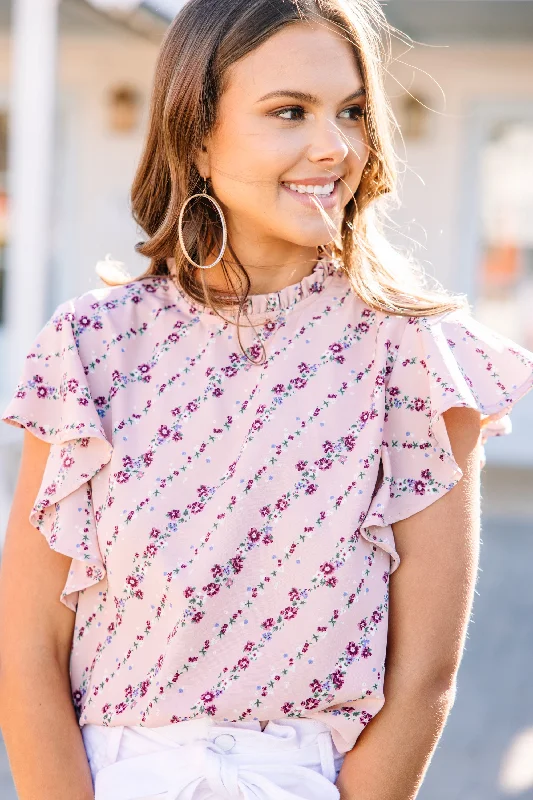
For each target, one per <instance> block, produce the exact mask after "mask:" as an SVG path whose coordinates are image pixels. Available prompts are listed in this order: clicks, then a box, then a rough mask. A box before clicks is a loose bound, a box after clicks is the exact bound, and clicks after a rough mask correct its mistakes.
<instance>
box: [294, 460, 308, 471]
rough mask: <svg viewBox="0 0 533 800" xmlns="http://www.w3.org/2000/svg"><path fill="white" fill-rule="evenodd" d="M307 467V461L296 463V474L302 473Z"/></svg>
mask: <svg viewBox="0 0 533 800" xmlns="http://www.w3.org/2000/svg"><path fill="white" fill-rule="evenodd" d="M306 466H307V461H298V463H297V464H296V469H297V470H298V472H302V471H303V470H304V469H305V468H306Z"/></svg>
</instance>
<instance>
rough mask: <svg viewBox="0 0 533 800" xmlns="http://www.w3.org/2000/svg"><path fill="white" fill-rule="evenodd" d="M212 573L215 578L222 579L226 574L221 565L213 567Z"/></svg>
mask: <svg viewBox="0 0 533 800" xmlns="http://www.w3.org/2000/svg"><path fill="white" fill-rule="evenodd" d="M211 573H212V575H213V578H220V577H221V576H222V575H223V574H224V570H223V569H222V567H221V566H220V564H215V566H214V567H211Z"/></svg>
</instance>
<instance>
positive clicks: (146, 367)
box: [137, 364, 150, 375]
mask: <svg viewBox="0 0 533 800" xmlns="http://www.w3.org/2000/svg"><path fill="white" fill-rule="evenodd" d="M137 369H138V370H139V372H140V373H141V375H146V374H147V373H148V372H150V365H149V364H139V366H138V367H137Z"/></svg>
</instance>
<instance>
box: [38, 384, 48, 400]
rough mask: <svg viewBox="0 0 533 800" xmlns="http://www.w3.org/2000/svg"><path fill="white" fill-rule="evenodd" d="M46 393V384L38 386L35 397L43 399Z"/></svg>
mask: <svg viewBox="0 0 533 800" xmlns="http://www.w3.org/2000/svg"><path fill="white" fill-rule="evenodd" d="M47 394H48V389H47V388H46V386H38V387H37V397H39V398H41V399H43V398H44V397H46V396H47Z"/></svg>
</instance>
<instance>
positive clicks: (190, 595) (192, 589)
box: [183, 586, 194, 598]
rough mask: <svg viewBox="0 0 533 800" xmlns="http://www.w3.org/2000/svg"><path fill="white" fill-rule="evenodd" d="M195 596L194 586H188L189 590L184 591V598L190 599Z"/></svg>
mask: <svg viewBox="0 0 533 800" xmlns="http://www.w3.org/2000/svg"><path fill="white" fill-rule="evenodd" d="M193 594H194V587H193V586H187V588H186V589H184V590H183V595H184V597H187V598H189V597H192V595H193Z"/></svg>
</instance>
